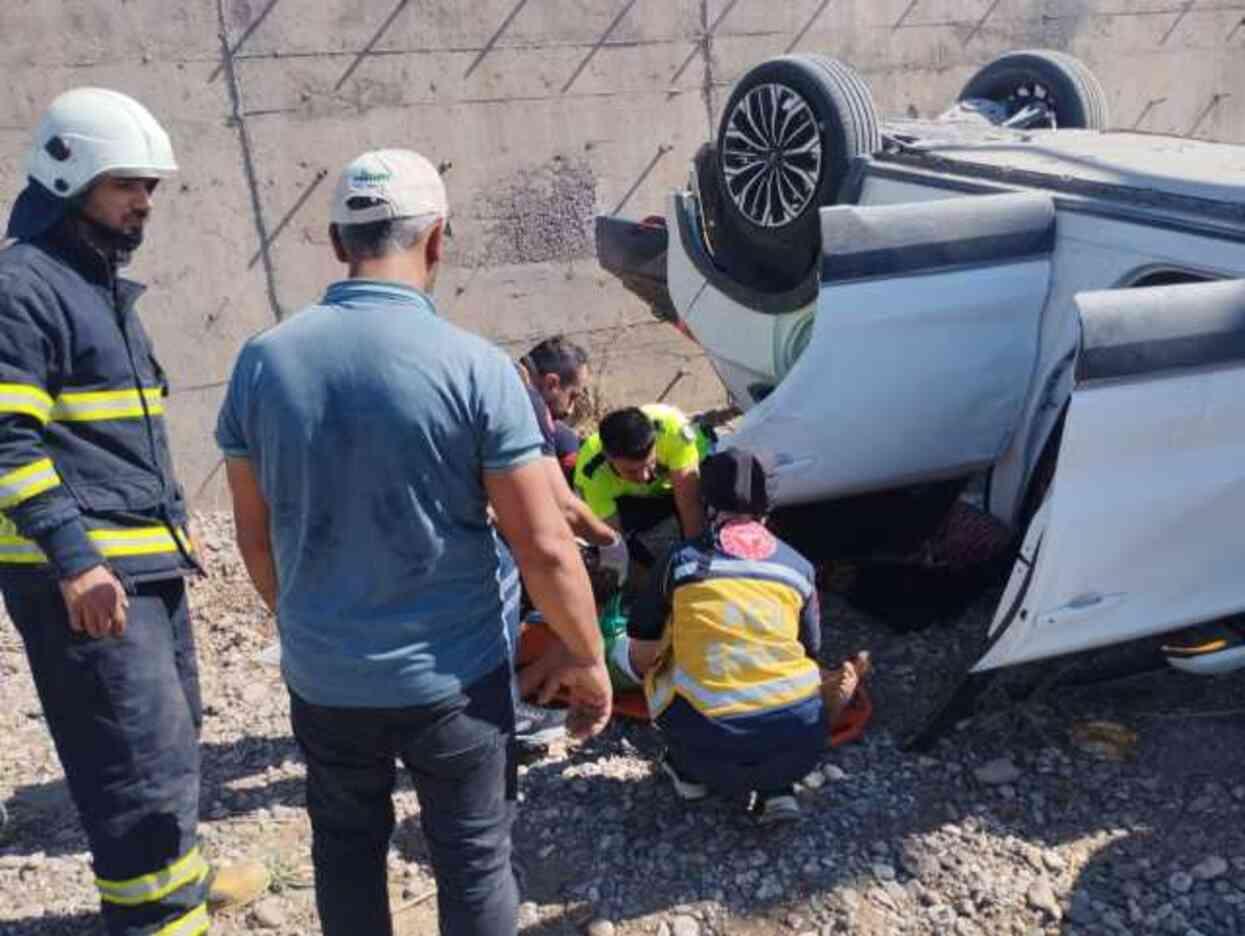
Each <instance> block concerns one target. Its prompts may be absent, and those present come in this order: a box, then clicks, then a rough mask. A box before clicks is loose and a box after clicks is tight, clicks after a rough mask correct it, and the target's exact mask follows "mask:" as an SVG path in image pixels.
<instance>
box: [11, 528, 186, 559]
mask: <svg viewBox="0 0 1245 936" xmlns="http://www.w3.org/2000/svg"><path fill="white" fill-rule="evenodd" d="M87 536H88V537H89V538H90V539H91V542H93V543H94V544H95V545H96V546H97V547H98V548H99V551H100V553H101V554H102V555H103V556H104V558H106V559H118V558H121V557H123V556H152V555H158V554H160V553H172V552H177V551H178V540H181V545H182V546H183V547H185V549H186V550H187V551H189V550H190V549H191V544H190V537H189V536H187V535H186V533H185V531H184V530H178V531H177V540H175V539H173V534H172V533H170V532H169V529H168V527H162V526H155V527H134V528H132V529H128V530H89V531H87ZM47 561H48V559H47V556H45V555H44V553H43V550H42V549H40V548H39V547H38V545H37V544H36V543H35V542H34V541H33V540H28V539H26V538H25V537H21V536H0V565H3V564H22V565H39V564H41V563H44V562H47Z"/></svg>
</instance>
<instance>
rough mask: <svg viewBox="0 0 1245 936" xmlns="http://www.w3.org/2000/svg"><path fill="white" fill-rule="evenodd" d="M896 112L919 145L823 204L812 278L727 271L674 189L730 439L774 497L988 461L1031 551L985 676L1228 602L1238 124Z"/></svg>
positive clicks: (1242, 328) (679, 231)
mask: <svg viewBox="0 0 1245 936" xmlns="http://www.w3.org/2000/svg"><path fill="white" fill-rule="evenodd" d="M890 129H891V131H892V134H893V136H894V137H898V138H899V139H904V140H915V142H911V143H904V144H901V145H896V146H892V147H888V148H887V150H886V151H884V152H882V153H879V154H876V155H874V156H872V157H866V158H862V159H861V160H859V161H858V163H857V165H856V166H855V169H854V171H853V175H852V177H851V178H850V179H849V180H848V183H847V184H846V185H845V187H844V192H843V194H842V195H841V196H840V198H839V200H838V201H839V203H838V204H836V205H834V206H832V207H826V208H822V209H821V219H820V220H821V236H822V260H821V268H820V272H819V274H818V279H817V282H816V288H811V284H810V285H808V286H805V287H802V288H801V289H796V290H792V291H791V292H789V293H787V294H785V295H771V296H765V295H764V294H763V293H757V292H756V291H755V290H750V289H749V288H748V287H744V286H742V285H740V284H738V283H733V282H732V281H731V273H730V271H729V270H721V269H714V262H715V261H714V260H713V256H712V245H711V244H710V243H709V237H708V235H706V233H705V230H704V225H705V218H704V215H703V213H702V211H701V204H700V199H699V198H698V195H697V182H696V180H695V176H694V175H693V181H692V184H691V186H690V188H689V190H687V191H683V192H678V193H675V194H674V195H672V197H671V199H670V201H669V204H668V209H667V217H666V228H667V231H668V232H669V239H668V252H667V256H666V284H667V288H668V291H669V300H670V305H671V306H672V307H673V311H674V313H675V314H676V315H677V318H678V323H679V326H680V328H681V329H682V330H684V331H685V332H686V333H688V334H690V335H691V336H693V337H694V338H695V340H696V341H697V342H698V343H699V344H700V345H701V346H702V347H703V348H704V350H705V352H706V354H707V355H708V356H709V358H710V360H711V361H712V363H713V366H714V367H715V369H716V370H717V373H718V374H719V376H720V377H721V379H722V382H723V384H724V385H725V386H726V388H727V390H728V392H729V393H730V396H731V398H732V399H733V400H734V401H735V403H736V404H737V405H738V406H739V407H740V408H741V409H742V410H743V411H744V416H743V418H742V420H741V421H740V424H739V426H738V428H737V430H736V431H735V432H734V433H733V434H732V435H730V436H729V437H727V439H726V440H725V442H724V444H726V445H731V446H741V447H747V448H749V449H752V450H755V451H764V452H767V453H770V454H771V456H772V457H773V458H775V460H776V462H777V477H778V485H777V488H778V494H777V496H778V500H779V502H780V503H781V504H786V505H798V504H812V503H824V502H827V501H835V500H837V499H840V498H850V497H853V496H857V495H862V494H868V493H869V492H877V491H886V490H894V489H897V488H903V487H905V486H909V485H915V484H922V483H927V482H934V481H938V480H939V479H946V478H957V477H965V476H968V475H971V474H979V473H986V476H987V478H988V483H987V486H986V495H985V497H986V503H985V506H986V508H987V509H988V510H989V511H990V512H991V513H992V514H993V515H994V516H995V517H997V518H999V519H1000V520H1001V521H1003V522H1004V523H1005V524H1007V525H1009V526H1010V527H1012V528H1013V529H1015V530H1016V533H1017V536H1018V538H1020V537H1021V536H1023V546H1022V548H1021V550H1020V556H1019V560H1018V561H1017V563H1016V566H1015V569H1014V571H1013V573H1012V577H1011V580H1010V581H1009V582H1008V585H1007V589H1006V592H1005V594H1004V596H1003V599H1002V601H1001V602H1000V605H999V608H998V611H997V613H996V615H995V618H994V622H993V624H992V626H991V631H990V636H989V640H988V642H987V648H986V650H985V652H984V655H983V656H982V657H981V658H980V660H979V661H978V662H977V663H976V666H975V669H976V670H977V671H985V670H990V669H995V668H998V667H1002V666H1008V665H1012V664H1016V663H1021V662H1026V661H1030V660H1036V659H1042V658H1047V657H1052V656H1057V655H1060V654H1066V653H1072V652H1076V651H1081V650H1085V649H1089V648H1092V647H1098V646H1103V645H1107V644H1114V643H1120V642H1123V641H1127V640H1132V639H1135V638H1139V637H1144V636H1147V635H1151V634H1157V633H1162V632H1166V631H1171V630H1175V629H1178V628H1182V627H1185V626H1187V625H1191V624H1195V623H1198V622H1203V621H1209V620H1213V619H1217V618H1221V617H1223V616H1225V615H1230V614H1233V613H1237V612H1240V611H1242V610H1245V575H1242V574H1241V569H1242V568H1243V567H1245V534H1243V532H1242V530H1243V528H1245V281H1242V278H1245V147H1238V146H1227V145H1217V144H1212V143H1206V142H1200V141H1193V140H1187V139H1177V138H1168V137H1159V136H1150V135H1142V134H1134V133H1103V132H1098V131H1088V130H1084V131H1082V130H1057V131H1055V130H1051V131H1044V130H1038V131H1024V132H1017V131H1010V130H1006V129H1000V128H982V127H974V126H947V125H932V126H931V125H921V126H920V127H918V128H916V129H915V130H913V129H911V128H909V127H907V126H906V125H902V124H892V125H890ZM909 131H910V132H909ZM1156 278H1157V279H1158V280H1159V281H1160V282H1163V281H1171V280H1181V279H1187V280H1189V281H1191V282H1189V283H1188V284H1184V285H1162V286H1154V287H1150V288H1140V289H1138V288H1132V287H1133V286H1134V285H1135V284H1137V283H1145V282H1147V281H1153V280H1154V279H1156ZM1199 279H1204V280H1206V282H1200V283H1199V282H1194V281H1196V280H1199ZM1060 426H1061V427H1062V429H1061V431H1057V430H1058V429H1059V427H1060ZM1051 440H1054V441H1053V442H1052V448H1051V449H1050V450H1049V454H1048V456H1047V457H1048V459H1049V458H1050V457H1052V456H1055V458H1054V463H1053V464H1054V474H1053V479H1052V478H1050V477H1049V474H1048V475H1047V478H1043V479H1042V487H1041V488H1035V487H1034V485H1033V479H1034V476H1035V474H1040V473H1041V472H1039V471H1038V467H1039V463H1040V462H1042V459H1043V455H1044V452H1047V451H1048V441H1051ZM1054 445H1057V450H1056V449H1054V448H1053V446H1054ZM1048 480H1049V483H1048V484H1047V481H1048ZM1035 497H1036V500H1035V499H1034V498H1035ZM1039 505H1040V506H1039ZM1025 523H1028V529H1027V531H1026V530H1024V529H1023V525H1024V524H1025Z"/></svg>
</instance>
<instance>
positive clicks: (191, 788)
mask: <svg viewBox="0 0 1245 936" xmlns="http://www.w3.org/2000/svg"><path fill="white" fill-rule="evenodd" d="M71 236H72V231H71V230H70V229H68V228H66V227H64V226H62V227H60V228H58V229H57V230H56V231H55V232H54V233H53V234H51V235H46V236H40V237H39V239H37V240H35V241H21V242H19V243H17V244H16V245H14V246H12V247H9V248H7V249H5V250H3V251H0V329H2V330H3V334H4V341H3V342H0V511H2V512H3V525H2V528H0V590H2V591H3V594H4V602H5V605H6V607H7V608H8V611H9V616H10V617H11V618H12V621H13V624H14V626H15V627H16V629H17V631H18V632H19V633H20V634H21V636H22V640H23V643H24V645H25V648H26V656H27V659H28V660H29V662H30V669H31V676H32V677H33V679H34V682H35V685H36V687H37V688H38V690H39V696H40V699H41V700H42V702H43V711H44V716H45V718H46V721H47V725H48V730H49V731H50V732H51V734H52V737H53V739H54V740H55V742H56V749H57V754H58V756H59V757H60V760H61V764H62V766H63V767H64V769H65V777H66V780H67V782H68V786H69V790H70V793H71V794H72V796H73V800H74V804H75V806H76V807H77V812H78V816H79V818H80V820H81V822H82V826H83V829H84V831H85V832H86V837H87V840H88V841H89V843H90V846H91V857H92V864H93V866H94V870H95V875H96V878H95V883H96V887H97V889H98V891H99V897H100V905H101V911H102V914H103V917H104V920H105V924H106V928H107V930H108V932H110V933H116V934H124V936H199V934H201V933H205V932H207V929H208V917H207V904H206V897H207V890H208V874H209V869H208V865H207V862H206V861H205V860H204V858H203V856H202V854H201V853H200V852H199V849H198V845H197V835H196V827H197V824H198V818H199V775H200V764H199V744H198V733H199V727H200V725H201V723H202V708H201V704H200V692H199V682H198V670H197V665H196V662H195V652H194V641H193V636H192V635H191V630H190V619H189V613H188V609H187V605H186V598H185V584H184V582H183V581H182V578H181V576H182V575H183V573H185V572H187V571H189V570H191V569H193V568H194V567H195V564H194V561H193V559H192V557H191V552H190V546H189V542H188V538H187V534H186V532H185V521H186V512H185V506H184V503H183V498H182V492H181V489H180V487H179V486H178V484H177V481H176V479H175V477H174V474H173V466H172V459H171V457H170V455H169V446H168V439H167V434H166V430H165V426H164V400H165V396H166V394H167V390H168V388H167V383H166V381H165V379H164V374H163V372H162V370H161V369H160V366H159V365H158V364H157V363H156V359H155V357H154V356H153V355H152V350H151V345H150V342H149V341H148V338H147V335H146V333H145V332H144V330H143V327H142V325H141V324H140V323H139V321H138V318H137V316H136V315H135V313H134V308H133V307H134V302H135V300H136V299H137V298H138V296H139V294H140V293H141V292H142V287H141V286H139V285H138V284H137V283H132V282H129V281H126V280H122V279H119V278H118V277H117V276H116V272H115V269H114V266H113V264H112V263H111V262H109V261H108V260H107V259H106V258H105V257H104V255H102V254H99V253H96V252H95V251H94V250H93V249H91V248H89V247H87V246H86V245H85V243H84V242H82V241H80V240H73V239H71ZM101 563H106V564H107V565H108V566H109V567H110V568H111V569H112V571H113V572H114V573H116V575H117V576H118V578H119V579H120V580H121V581H122V583H123V585H124V586H125V588H126V592H127V595H128V596H129V607H128V610H127V612H126V624H125V630H124V633H123V634H121V635H119V636H112V637H107V638H103V639H96V640H90V639H84V637H83V635H79V634H75V633H73V632H71V630H70V622H69V620H68V616H67V610H66V604H65V600H64V598H63V597H62V595H61V593H60V589H59V587H58V585H57V583H56V579H63V578H66V577H69V576H73V575H77V574H79V573H81V572H84V571H86V570H87V569H91V568H94V567H96V566H98V565H100V564H101Z"/></svg>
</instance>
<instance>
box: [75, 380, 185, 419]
mask: <svg viewBox="0 0 1245 936" xmlns="http://www.w3.org/2000/svg"><path fill="white" fill-rule="evenodd" d="M144 399H145V400H146V401H147V408H146V411H145V412H147V413H150V414H151V415H152V416H158V415H160V414H162V413H163V412H164V391H163V390H162V389H161V388H160V387H146V388H144V389H143V392H142V395H141V396H140V395H139V392H138V391H137V390H98V391H93V392H90V393H62V394H61V395H60V396H58V397H57V398H56V403H55V404H54V405H53V406H52V419H54V420H56V421H58V422H93V421H96V420H100V419H141V418H142V416H143V414H144V409H143V400H144Z"/></svg>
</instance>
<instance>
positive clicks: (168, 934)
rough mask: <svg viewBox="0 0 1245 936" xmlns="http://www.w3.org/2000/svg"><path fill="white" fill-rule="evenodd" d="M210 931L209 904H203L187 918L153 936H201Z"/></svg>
mask: <svg viewBox="0 0 1245 936" xmlns="http://www.w3.org/2000/svg"><path fill="white" fill-rule="evenodd" d="M207 931H208V912H207V904H205V903H201V904H199V906H197V907H195V908H194V909H193V910H191V911H190V912H189V913H187V914H186V915H185V916H180V917H178V918H177V919H176V920H174V921H173V922H172V923H170V924H169V925H168V926H164V927H161V928H160V929H158V930H156V932H155V933H154V934H153V936H199V934H200V933H206V932H207Z"/></svg>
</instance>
